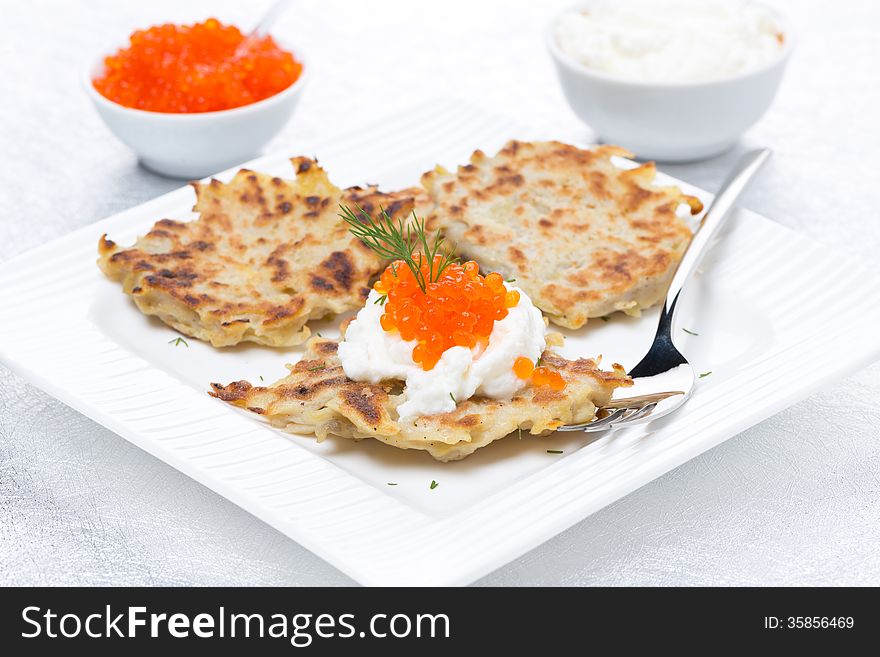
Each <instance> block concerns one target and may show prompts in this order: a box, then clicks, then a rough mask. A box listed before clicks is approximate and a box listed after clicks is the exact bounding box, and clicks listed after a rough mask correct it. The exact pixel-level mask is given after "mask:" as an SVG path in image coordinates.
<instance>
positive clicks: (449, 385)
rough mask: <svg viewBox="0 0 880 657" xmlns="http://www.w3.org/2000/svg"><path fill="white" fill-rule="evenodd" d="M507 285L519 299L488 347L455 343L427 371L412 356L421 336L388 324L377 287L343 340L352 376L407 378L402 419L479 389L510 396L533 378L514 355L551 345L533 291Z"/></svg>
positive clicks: (532, 354)
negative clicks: (524, 375) (523, 374)
mask: <svg viewBox="0 0 880 657" xmlns="http://www.w3.org/2000/svg"><path fill="white" fill-rule="evenodd" d="M505 287H506V288H507V289H508V290H517V291H518V292H519V295H520V296H519V302H518V303H517V304H516V305H515V306H512V307H510V308H508V312H507V316H506V317H504V318H503V319H500V320H497V321H496V322H495V324H494V325H493V327H492V333H491V334H490V335H489V342H488V344H487V345H486V347H485V348H483V347H482V346H480V345H477V346H476V347H472V348H468V347H462V346H454V347H450V348H449V349H447V350H446V351H444V352H443V354H442V356H441V357H440V360H439V361H438V362H437V364H436V365H435V366H434V367H433V368H432V369H430V370H427V371H426V370H423V369H422V367H421V366H420V365H418V364H417V363H416V362H415V361H414V360H413V358H412V352H413V349H414V348H415V346H416V344H417V342H416V341H415V340H403V339H402V338H401V337H400V334H399V333H398V332H397V331H386V330H384V329H383V328H382V326H381V324H380V318H381V316H382V313H383V311H384V310H383V306H382V305H381V304H380V303H377V302H378V301H379V298H380V295H379V293H378V292H376V291H375V290H373V291H371V292H370V295H369V297H368V298H367V302H366V305H364V307H363V308H362V309H361V310H360V312H358V314H357V317H356V318H355V319H354V320H352V322H351V323H350V324H349V326H348V329H347V330H346V333H345V339H344V340H343V341H342V342H340V344H339V350H338V355H339V359H340V361H341V362H342V368H343V370H344V371H345V374H346V376H348V378H350V379H352V380H354V381H365V382H369V383H379V382H380V381H385V380H389V379H398V380H401V381H405V382H406V387H405V388H404V392H403V395H404V399H403V403H401V404H400V405H399V406H398V409H397V410H398V414H399V417H400V419H401V420H406V419H409V418H413V417H417V416H421V415H434V414H436V413H447V412H450V411H453V410H455V407H456V404H457V403H460V402H463V401H465V400H467V399H470V398H471V397H472V396H474V395H476V394H479V395H481V396H483V397H489V398H493V399H510V398H511V397H513V396H514V395H515V394H516V393H517V392H518V391H519V390H521V389H522V388H524V387H525V386H526V385H527V383H528V382H527V381H526V380H523V379H521V378H519V377H517V376H516V374H514V371H513V364H514V361H515V360H516V359H517V358H519V357H525V358H529V359H531V360H532V361H537V360H538V358H540V356H541V354H542V353H543V352H544V349H545V348H546V346H547V342H546V330H547V329H546V325H545V323H544V318H543V317H542V315H541V311H540V310H538V309H537V308H535V306H534V304H532V301H531V299H529V297H528V295H526V293H525V292H523V291H522V290H519V289H518V288H516V287H513V286H510V285H508V284H505Z"/></svg>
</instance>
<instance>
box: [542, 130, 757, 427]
mask: <svg viewBox="0 0 880 657" xmlns="http://www.w3.org/2000/svg"><path fill="white" fill-rule="evenodd" d="M770 153H771V151H770V149H769V148H761V149H757V150H754V151H750V152H748V153H746V155H745V156H743V158H742V159H741V160H740V161H739V162H738V163H737V165H736V166H735V167H734V168H733V170H732V171H731V173H730V174H728V177H727V179H726V180H725V182H724V184H723V185H722V186H721V190H720V191H719V192H718V194H717V196H715V200H713V201H712V204H711V205H710V206H709V209H708V210H706V213H705V214H704V215H703V220H702V222H701V223H700V227H699V228H698V229H697V232H696V233H695V234H694V237H693V239H692V240H691V243H690V246H688V249H687V251H686V252H685V254H684V257H683V258H682V259H681V262H680V263H679V265H678V269H676V271H675V276H674V277H673V278H672V283H671V284H670V286H669V291H668V292H667V294H666V302H665V303H664V304H663V308H661V309H660V321H659V322H658V325H657V333H656V335H655V336H654V342H653V343H652V344H651V348H650V349H648V353H647V354H645V357H644V358H642V360H641V361H640V362H639V364H638V365H636V366H635V367H634V368H632V369H631V370H630V371H629V375H630V377H632V379H633V387H632V388H628V389H627V390H628V393H629V394H630V395H632V393H636V394H635V395H634V396H628V397H626V398H623V399H612V400H611V402H609V403H608V404H606V405H605V406H603V407H602V408H600V409H599V411H598V412H597V415H596V419H594V420H592V421H591V422H586V423H584V424H567V425H564V426H561V427H559V428H558V429H557V431H604V430H607V429H618V428H620V427H623V426H630V425H633V424H639V423H642V422H648V421H650V420H656V419H657V418H659V417H662V416H664V415H668V414H669V413H671V412H672V411H674V410H676V409H678V408H680V407H681V405H682V404H684V403H685V402H686V401H687V400H688V398H689V397H690V396H691V393H693V391H694V387H695V383H696V376H695V374H694V368H693V367H691V365H690V363H688V361H687V359H686V358H685V357H684V356H683V355H682V354H681V352H680V351H678V349H676V348H675V345H674V344H673V342H672V320H673V316H674V314H675V307H676V304H677V303H678V297H679V295H680V294H681V290H682V288H683V287H684V285H685V283H687V281H688V279H689V278H690V277H691V274H693V273H694V271H695V270H696V269H697V267H698V266H699V264H700V261H701V260H702V259H703V256H704V255H705V254H706V252H707V251H708V250H709V247H710V246H711V245H712V240H713V238H714V237H715V236H716V235H717V234H718V231H719V229H720V228H721V226H722V225H723V224H724V222H725V221H726V219H727V218H728V216H730V211H731V210H732V209H733V205H734V203H735V202H736V200H737V198H739V196H740V194H742V192H743V191H744V190H745V188H746V187H747V186H748V184H749V182H751V180H752V179H753V178H754V176H755V174H756V173H757V172H758V170H759V169H760V168H761V166H763V164H764V162H766V161H767V158H769V157H770Z"/></svg>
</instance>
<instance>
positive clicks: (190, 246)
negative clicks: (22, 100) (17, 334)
mask: <svg viewBox="0 0 880 657" xmlns="http://www.w3.org/2000/svg"><path fill="white" fill-rule="evenodd" d="M292 163H293V166H294V169H295V171H296V179H295V180H286V179H283V178H279V177H273V176H270V175H267V174H264V173H257V172H254V171H248V170H246V169H242V170H241V171H239V172H238V173H237V174H236V175H235V177H234V178H233V179H232V180H231V181H230V182H229V183H222V182H220V181H218V180H211V181H210V182H209V183H193V187H194V188H195V191H196V197H197V202H196V205H195V207H194V208H193V209H194V210H195V211H196V212H198V213H199V218H198V219H197V220H194V221H189V222H181V221H175V220H172V219H162V220H161V221H158V222H157V223H156V224H155V225H154V226H153V228H152V230H150V232H149V233H147V234H146V235H144V236H143V237H140V238H138V240H137V241H136V242H135V244H134V246H132V247H131V248H123V247H121V246H119V245H117V244H116V243H114V242H112V241H110V240H109V239H107V236H106V235H104V236H103V237H102V238H101V240H100V242H99V245H98V253H99V258H98V265H99V267H100V268H101V269H102V270H103V271H104V273H105V274H106V275H107V276H108V277H110V278H111V279H113V280H114V281H118V282H120V283H122V288H123V290H124V292H125V293H126V294H128V295H129V296H130V297H131V298H132V299H133V300H134V302H135V304H137V307H138V308H139V309H140V310H141V311H142V312H143V313H145V314H147V315H153V316H156V317H158V318H159V319H161V320H162V321H163V322H165V323H166V324H168V325H169V326H172V327H174V328H175V329H177V330H178V331H180V332H181V333H183V334H185V335H187V336H191V337H195V338H200V339H202V340H206V341H208V342H210V343H211V344H212V345H214V346H215V347H224V346H229V345H234V344H238V343H240V342H256V343H259V344H263V345H269V346H273V347H279V346H291V345H297V344H301V343H302V342H304V341H305V340H306V339H307V338H308V337H309V334H310V331H309V328H308V327H307V326H306V323H307V322H308V321H309V320H311V319H317V318H322V317H326V316H329V315H337V314H339V313H342V312H345V311H347V310H351V309H355V308H358V307H360V306H361V305H363V302H364V299H365V298H366V296H367V294H368V292H369V287H368V285H369V282H370V279H371V278H372V277H373V276H374V275H375V274H377V273H378V272H379V271H381V270H382V268H383V267H384V266H385V265H386V264H387V263H386V262H384V261H383V260H382V259H380V258H379V257H378V256H377V255H375V254H374V253H373V252H372V251H370V249H368V248H367V247H366V246H365V245H364V244H363V243H362V242H361V241H360V240H358V239H356V238H355V237H353V236H352V235H351V233H349V230H348V225H347V224H346V223H345V222H344V221H343V220H342V219H340V218H339V216H338V212H339V204H340V203H346V204H348V205H354V204H359V205H361V206H363V207H364V208H365V209H367V211H368V212H371V213H372V212H374V211H375V210H376V209H378V207H379V206H382V207H384V208H385V209H386V210H387V211H388V212H389V214H391V215H392V216H393V217H406V216H408V215H409V214H410V212H411V211H412V208H413V205H414V202H415V198H414V194H416V195H420V196H422V197H423V196H424V193H423V192H421V191H420V190H403V191H401V192H396V193H393V194H383V193H380V192H378V191H377V190H376V188H375V187H368V188H360V187H353V188H349V189H347V190H344V191H343V190H341V189H339V188H338V187H336V186H335V185H333V184H332V183H331V182H330V180H329V179H328V178H327V175H326V173H325V172H324V171H323V169H321V167H320V166H318V163H317V162H316V161H315V160H312V159H309V158H306V157H297V158H294V159H293V160H292Z"/></svg>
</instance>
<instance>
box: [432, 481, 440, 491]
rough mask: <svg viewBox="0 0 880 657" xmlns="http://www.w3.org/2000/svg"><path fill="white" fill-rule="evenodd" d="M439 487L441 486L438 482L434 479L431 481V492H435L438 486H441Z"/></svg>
mask: <svg viewBox="0 0 880 657" xmlns="http://www.w3.org/2000/svg"><path fill="white" fill-rule="evenodd" d="M439 485H440V484H438V483H437V482H436V481H434V480H433V479H432V480H431V490H434V489H435V488H437V486H439Z"/></svg>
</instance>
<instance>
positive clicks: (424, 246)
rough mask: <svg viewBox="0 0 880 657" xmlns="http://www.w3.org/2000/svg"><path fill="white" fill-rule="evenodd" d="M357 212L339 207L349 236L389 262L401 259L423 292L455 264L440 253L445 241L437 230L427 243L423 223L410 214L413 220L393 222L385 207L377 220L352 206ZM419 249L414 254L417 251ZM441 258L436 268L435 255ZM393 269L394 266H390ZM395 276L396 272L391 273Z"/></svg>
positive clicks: (380, 211)
mask: <svg viewBox="0 0 880 657" xmlns="http://www.w3.org/2000/svg"><path fill="white" fill-rule="evenodd" d="M355 207H356V208H357V213H355V212H353V211H352V209H351V208H349V207H348V206H346V205H343V204H340V205H339V208H340V210H342V212H340V213H339V216H340V217H341V218H342V219H343V220H344V221H345V223H347V224H348V225H349V226H350V228H349V231H350V232H351V234H352V235H354V236H355V237H357V238H358V239H359V240H360V241H361V242H363V243H364V244H366V245H367V246H368V247H369V248H370V249H371V250H372V251H373V252H374V253H376V254H377V255H379V256H381V257H382V258H387V259H389V260H392V261H394V260H402V261H403V262H404V263H406V266H407V267H409V270H410V271H411V272H412V274H413V276H414V277H415V279H416V283H418V285H419V288H420V289H421V290H422V292H427V289H428V283H435V282H436V281H437V280H438V279H439V278H440V275H441V274H442V273H443V270H444V269H446V268H447V267H448V266H449V265H451V264H452V263H454V262H457V261H458V258H457V257H456V256H454V255H452V253H445V252H443V251H441V248H440V247H441V246H443V243H444V239H443V237H442V236H441V235H440V231H439V230H438V231H437V233H436V234H435V235H434V240H433V244H431V243H429V239H428V233H427V230H426V228H425V220H424V219H419V218H418V217H417V216H416V213H415V210H413V213H412V221H411V222H409V223H407V222H405V221H404V220H403V218H401V219H398V220H397V221H394V219H392V218H391V217H390V216H389V215H388V213H387V212H386V211H385V209H384V208H382V207H380V208H379V219H378V220H376V219H373V217H372V216H371V215H370V213H369V212H367V211H366V210H364V209H363V208H362V207H361V206H360V205H357V204H355ZM417 248H418V249H420V250H419V251H418V252H416V249H417ZM438 254H439V255H440V256H441V259H440V262H439V264H438V266H436V267H435V265H434V256H436V255H438ZM426 259H427V265H428V276H427V278H426V277H425V275H424V274H423V273H422V263H423V262H425V260H426ZM392 267H393V265H392ZM394 275H395V276H396V275H397V271H396V270H395V271H394Z"/></svg>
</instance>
